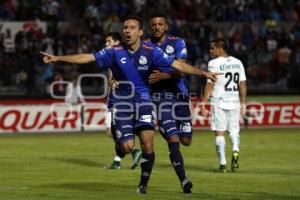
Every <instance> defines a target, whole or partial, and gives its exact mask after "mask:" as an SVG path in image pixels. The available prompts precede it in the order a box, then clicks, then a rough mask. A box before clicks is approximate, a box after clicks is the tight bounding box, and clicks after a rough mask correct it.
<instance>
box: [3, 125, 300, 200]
mask: <svg viewBox="0 0 300 200" xmlns="http://www.w3.org/2000/svg"><path fill="white" fill-rule="evenodd" d="M137 141H138V140H137ZM226 141H227V161H228V163H230V143H229V140H228V137H227V140H226ZM299 142H300V130H299V129H289V130H287V129H273V130H243V131H242V133H241V154H240V169H239V171H238V172H236V173H231V172H229V173H227V174H219V173H215V172H214V169H216V168H217V165H218V164H217V161H216V153H215V146H214V135H213V134H212V133H211V132H209V131H200V132H199V131H196V132H195V134H194V141H193V144H192V146H191V147H181V149H182V152H183V154H184V158H185V165H186V169H187V175H188V177H189V178H190V179H191V180H192V181H193V183H194V187H193V193H192V194H190V195H189V194H187V195H186V194H183V193H182V190H181V188H180V185H179V182H178V181H177V178H176V175H175V173H174V171H173V168H172V167H171V166H170V164H169V159H168V152H167V145H166V143H165V142H164V141H163V140H162V138H161V137H160V136H159V135H158V134H157V135H156V138H155V148H156V162H155V166H154V170H153V173H152V177H151V180H150V183H149V189H148V194H147V195H146V196H142V197H141V196H137V195H136V194H135V190H136V186H137V183H138V180H139V173H140V169H139V168H137V169H136V170H130V169H129V167H130V164H131V158H130V156H128V157H127V158H125V159H124V160H123V161H122V169H121V170H117V171H114V170H106V169H104V168H103V167H104V166H105V165H107V164H109V163H110V162H111V161H112V156H113V144H112V141H111V140H110V139H109V138H107V137H106V136H105V134H95V133H82V134H38V135H36V134H32V135H28V134H21V135H14V136H11V135H2V136H0V156H1V159H0V200H44V199H45V200H46V199H47V200H48V199H51V200H60V199H63V200H77V199H80V200H81V199H82V200H89V199H91V200H102V199H103V200H104V199H105V200H113V199H119V200H130V199H149V200H150V199H151V200H156V199H164V200H171V199H172V200H176V199H178V200H179V199H195V200H196V199H215V200H220V199H222V200H223V199H228V200H229V199H230V200H233V199H249V200H253V199H262V200H265V199H272V200H274V199H275V200H277V199H278V200H283V199H300V144H299Z"/></svg>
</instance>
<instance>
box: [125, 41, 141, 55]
mask: <svg viewBox="0 0 300 200" xmlns="http://www.w3.org/2000/svg"><path fill="white" fill-rule="evenodd" d="M140 46H141V40H140V39H138V40H137V41H136V42H135V43H133V44H132V45H127V46H126V47H127V49H128V51H130V52H131V53H134V52H136V51H137V50H138V49H139V48H140Z"/></svg>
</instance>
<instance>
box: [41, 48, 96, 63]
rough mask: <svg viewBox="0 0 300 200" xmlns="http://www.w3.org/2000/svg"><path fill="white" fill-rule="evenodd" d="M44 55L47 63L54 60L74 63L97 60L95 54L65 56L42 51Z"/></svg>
mask: <svg viewBox="0 0 300 200" xmlns="http://www.w3.org/2000/svg"><path fill="white" fill-rule="evenodd" d="M40 53H41V54H42V55H43V56H44V57H43V61H44V62H45V63H52V62H58V61H61V62H67V63H73V64H85V63H89V62H93V61H95V56H94V55H93V54H75V55H65V56H56V55H52V54H49V53H46V52H42V51H41V52H40Z"/></svg>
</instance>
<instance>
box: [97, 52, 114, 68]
mask: <svg viewBox="0 0 300 200" xmlns="http://www.w3.org/2000/svg"><path fill="white" fill-rule="evenodd" d="M94 56H95V59H96V63H97V65H98V66H99V67H101V68H105V69H107V68H109V67H111V66H112V64H113V59H112V57H113V49H112V48H104V49H101V50H100V51H97V52H95V53H94Z"/></svg>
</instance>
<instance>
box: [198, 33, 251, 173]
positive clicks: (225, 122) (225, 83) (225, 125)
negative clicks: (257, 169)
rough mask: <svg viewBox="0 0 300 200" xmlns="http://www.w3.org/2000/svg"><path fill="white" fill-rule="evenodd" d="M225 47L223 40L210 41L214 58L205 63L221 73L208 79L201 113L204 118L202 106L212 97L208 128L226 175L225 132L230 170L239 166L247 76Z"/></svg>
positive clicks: (210, 68) (204, 113) (205, 113)
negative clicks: (230, 157)
mask: <svg viewBox="0 0 300 200" xmlns="http://www.w3.org/2000/svg"><path fill="white" fill-rule="evenodd" d="M227 49H228V47H227V44H226V41H225V40H224V39H221V38H217V39H214V40H212V41H211V44H210V54H211V56H212V57H213V58H214V59H213V60H211V61H209V63H208V70H209V71H211V72H222V73H224V75H222V76H220V77H219V78H218V80H217V81H216V82H215V83H213V82H211V81H210V80H208V82H207V84H206V86H205V90H204V97H203V104H202V109H201V113H202V115H205V116H207V115H208V110H206V109H205V104H206V102H207V101H208V98H209V96H210V95H212V100H211V102H212V119H211V129H212V130H214V131H215V136H216V150H217V156H218V160H219V163H220V168H219V171H220V172H227V169H226V157H225V138H224V134H225V131H228V132H229V136H230V141H231V144H232V161H231V170H232V171H235V170H236V169H237V168H238V167H239V165H238V157H239V150H240V147H239V145H240V135H239V131H240V126H239V119H240V114H242V115H244V114H245V102H246V93H247V85H246V76H245V71H244V67H243V64H242V62H241V61H240V60H238V59H236V58H234V57H232V56H229V55H228V54H227Z"/></svg>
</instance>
